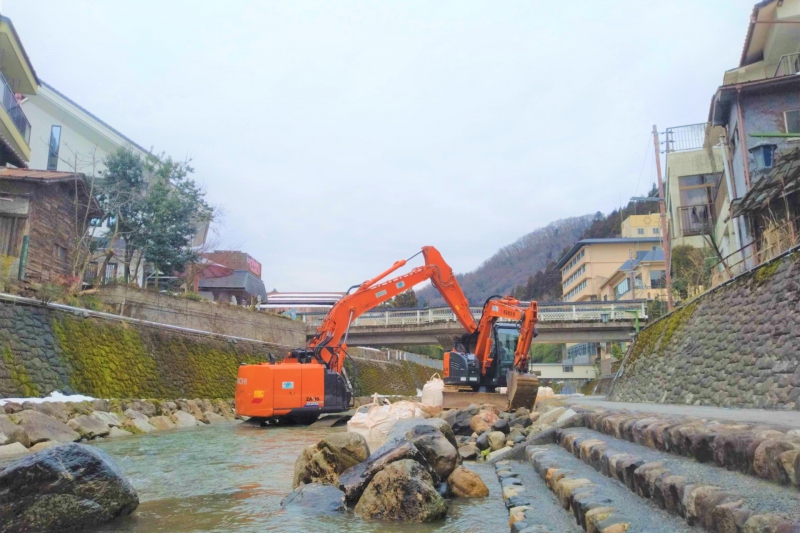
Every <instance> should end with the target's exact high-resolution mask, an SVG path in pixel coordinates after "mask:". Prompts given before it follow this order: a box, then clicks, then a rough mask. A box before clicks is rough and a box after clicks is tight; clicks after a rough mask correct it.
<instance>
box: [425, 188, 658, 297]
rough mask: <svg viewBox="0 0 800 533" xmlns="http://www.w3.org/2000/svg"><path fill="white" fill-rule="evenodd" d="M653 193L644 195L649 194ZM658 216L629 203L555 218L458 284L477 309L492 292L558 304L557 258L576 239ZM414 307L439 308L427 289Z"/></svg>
mask: <svg viewBox="0 0 800 533" xmlns="http://www.w3.org/2000/svg"><path fill="white" fill-rule="evenodd" d="M655 195H656V191H655V189H654V190H653V191H651V192H650V196H655ZM656 212H658V203H657V202H642V203H629V204H628V205H627V206H625V207H624V208H622V209H615V210H614V211H612V212H611V213H609V214H608V215H604V214H603V213H601V212H599V211H598V212H597V213H595V214H594V215H584V216H581V217H573V218H565V219H563V220H557V221H555V222H553V223H551V224H549V225H547V226H545V227H544V228H539V229H537V230H534V231H532V232H530V233H528V234H527V235H525V236H524V237H522V238H520V239H519V240H517V241H516V242H515V243H513V244H510V245H508V246H505V247H503V248H501V249H500V250H499V251H498V252H497V253H496V254H494V255H493V256H492V257H490V258H489V259H488V260H486V261H485V262H484V263H483V264H482V265H481V266H479V267H478V268H477V269H475V270H474V271H472V272H468V273H466V274H459V275H458V276H457V277H458V282H459V283H460V284H461V288H462V289H463V290H464V293H465V294H466V295H467V299H469V301H470V303H471V304H472V305H481V304H482V303H483V302H484V301H485V300H486V298H488V297H489V296H491V295H493V294H500V295H505V294H513V295H514V296H516V297H517V298H519V299H520V300H530V299H535V300H539V301H541V302H548V301H554V300H560V299H561V296H562V291H561V273H560V272H559V271H558V270H557V269H556V268H555V265H556V263H557V262H558V260H559V259H560V258H561V257H562V256H563V255H564V254H565V253H567V251H569V248H570V247H571V246H572V245H573V244H575V242H577V241H579V240H581V239H597V238H607V237H617V236H619V235H620V233H621V231H622V221H623V220H624V219H625V218H627V217H628V216H629V215H634V214H638V215H643V214H650V213H656ZM417 296H418V298H419V304H420V306H425V305H444V300H442V298H441V296H440V295H439V293H438V292H437V291H436V289H434V288H433V287H430V286H429V287H425V288H424V289H422V290H420V291H418V293H417Z"/></svg>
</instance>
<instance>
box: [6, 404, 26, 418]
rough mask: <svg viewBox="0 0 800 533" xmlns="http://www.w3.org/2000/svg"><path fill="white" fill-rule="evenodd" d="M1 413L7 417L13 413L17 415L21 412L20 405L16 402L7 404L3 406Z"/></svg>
mask: <svg viewBox="0 0 800 533" xmlns="http://www.w3.org/2000/svg"><path fill="white" fill-rule="evenodd" d="M3 411H4V412H5V413H6V414H7V415H13V414H14V413H19V412H20V411H22V405H21V404H18V403H17V402H8V403H7V404H5V405H4V406H3Z"/></svg>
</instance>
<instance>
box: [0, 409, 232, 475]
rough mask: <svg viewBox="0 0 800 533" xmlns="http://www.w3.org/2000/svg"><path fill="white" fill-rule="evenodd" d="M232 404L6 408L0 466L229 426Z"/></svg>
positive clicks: (0, 431) (0, 433) (1, 427)
mask: <svg viewBox="0 0 800 533" xmlns="http://www.w3.org/2000/svg"><path fill="white" fill-rule="evenodd" d="M233 407H234V406H233V400H175V401H149V400H93V401H85V402H42V403H32V402H25V403H22V404H18V403H13V402H9V403H6V404H5V405H4V406H0V410H2V412H4V413H5V414H0V460H4V459H6V458H9V457H14V456H18V455H20V454H25V453H30V452H38V451H40V450H44V449H45V448H48V447H50V446H55V445H57V444H63V443H70V442H78V441H90V440H93V439H97V438H116V437H127V436H130V435H133V434H142V433H150V432H152V431H159V430H167V429H175V428H185V427H194V426H201V425H206V424H220V423H230V422H233V421H234V420H235V415H234V411H233Z"/></svg>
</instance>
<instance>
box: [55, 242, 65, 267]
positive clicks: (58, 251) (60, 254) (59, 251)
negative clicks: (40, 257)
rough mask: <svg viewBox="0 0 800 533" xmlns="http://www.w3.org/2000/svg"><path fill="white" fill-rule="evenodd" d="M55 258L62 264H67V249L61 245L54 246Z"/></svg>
mask: <svg viewBox="0 0 800 533" xmlns="http://www.w3.org/2000/svg"><path fill="white" fill-rule="evenodd" d="M53 257H55V258H56V259H58V260H59V261H60V262H61V263H66V262H67V249H66V248H65V247H64V246H61V245H60V244H54V245H53Z"/></svg>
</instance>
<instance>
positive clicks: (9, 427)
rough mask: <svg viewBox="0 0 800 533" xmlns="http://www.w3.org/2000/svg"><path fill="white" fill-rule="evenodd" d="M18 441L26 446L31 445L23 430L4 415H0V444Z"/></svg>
mask: <svg viewBox="0 0 800 533" xmlns="http://www.w3.org/2000/svg"><path fill="white" fill-rule="evenodd" d="M14 442H19V443H20V444H22V445H23V446H25V447H26V448H27V447H29V446H30V445H31V443H30V441H29V440H28V434H27V433H25V430H24V429H22V428H21V427H19V426H18V425H16V424H15V423H14V422H12V421H11V419H10V418H8V416H6V415H0V445H3V444H12V443H14Z"/></svg>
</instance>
